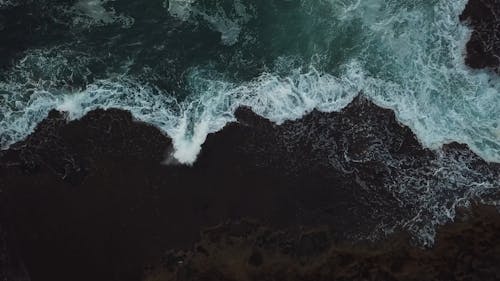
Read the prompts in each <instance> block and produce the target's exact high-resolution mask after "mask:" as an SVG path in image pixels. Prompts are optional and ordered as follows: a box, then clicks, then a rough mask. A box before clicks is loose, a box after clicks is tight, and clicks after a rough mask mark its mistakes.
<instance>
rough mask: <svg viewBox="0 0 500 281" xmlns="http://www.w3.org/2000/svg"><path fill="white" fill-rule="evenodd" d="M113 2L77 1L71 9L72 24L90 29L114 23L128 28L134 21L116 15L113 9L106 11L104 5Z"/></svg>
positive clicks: (100, 0) (97, 0)
mask: <svg viewBox="0 0 500 281" xmlns="http://www.w3.org/2000/svg"><path fill="white" fill-rule="evenodd" d="M110 1H113V0H79V1H77V2H76V3H75V4H74V5H73V7H72V9H70V10H69V12H70V13H72V14H73V23H74V24H75V25H78V26H84V27H86V28H90V27H92V26H103V25H108V24H112V23H115V22H120V23H122V26H123V27H130V26H131V25H132V24H134V19H133V18H131V17H128V16H125V15H123V14H120V13H117V12H116V11H115V10H114V9H113V8H109V9H106V8H105V7H104V5H105V4H106V3H108V2H110Z"/></svg>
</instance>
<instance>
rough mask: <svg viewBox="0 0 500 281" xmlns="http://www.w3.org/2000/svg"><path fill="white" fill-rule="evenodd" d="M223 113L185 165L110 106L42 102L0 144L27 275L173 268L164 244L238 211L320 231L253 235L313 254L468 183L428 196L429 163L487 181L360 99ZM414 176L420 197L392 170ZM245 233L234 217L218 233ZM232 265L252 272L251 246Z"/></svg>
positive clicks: (9, 210)
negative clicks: (343, 104)
mask: <svg viewBox="0 0 500 281" xmlns="http://www.w3.org/2000/svg"><path fill="white" fill-rule="evenodd" d="M236 116H237V117H238V120H239V122H237V123H231V124H228V125H227V126H226V127H225V128H224V129H223V130H222V131H220V132H218V133H215V134H212V135H210V136H209V137H208V139H207V140H206V142H205V144H204V145H203V149H202V152H201V154H200V155H199V159H198V160H197V162H195V164H194V165H193V166H184V165H176V164H170V165H165V164H162V163H164V159H165V158H167V157H168V154H169V153H170V152H171V150H172V148H171V141H170V139H169V138H167V137H166V136H165V135H163V134H162V133H161V132H160V131H158V130H157V129H155V128H154V127H152V126H149V125H147V124H143V123H140V122H136V121H134V120H133V118H132V116H131V115H130V114H129V113H127V112H124V111H121V110H106V111H104V110H96V111H92V112H90V113H89V114H87V115H86V116H84V117H83V118H82V119H80V120H75V121H71V122H67V121H66V118H65V116H64V114H62V113H59V112H56V111H53V112H51V113H50V115H49V116H48V117H47V118H46V119H45V120H44V121H43V122H42V123H40V124H39V125H38V127H37V128H36V130H35V132H34V133H33V134H32V135H31V136H29V137H28V138H27V139H26V140H25V141H22V142H20V143H17V144H15V145H13V146H12V147H11V149H10V150H8V151H3V152H1V157H0V184H1V189H2V193H1V195H0V197H1V198H2V200H3V202H5V204H2V209H3V210H2V213H3V214H4V216H3V217H4V223H3V225H6V226H8V229H9V230H10V234H11V236H12V237H15V239H14V240H13V241H11V243H10V245H12V247H13V248H14V249H16V251H17V252H18V255H19V256H20V257H21V258H22V260H23V262H24V263H25V265H26V268H27V270H28V272H29V274H30V276H31V278H32V280H68V278H69V279H71V280H107V281H109V280H120V281H123V280H139V279H141V276H142V274H143V272H144V270H146V271H147V268H145V267H146V266H147V265H148V264H151V263H153V264H154V263H155V261H157V260H160V257H162V256H163V255H164V253H165V251H174V253H176V254H175V255H170V258H166V259H165V260H166V261H170V262H167V263H168V264H171V266H174V265H176V264H177V263H179V262H181V261H182V258H183V254H181V255H180V256H179V255H178V254H177V252H176V251H178V250H182V249H190V248H191V247H192V245H193V243H195V242H196V241H198V240H199V239H200V236H199V234H200V231H201V230H202V229H204V228H206V227H209V226H213V225H217V224H219V223H221V222H224V221H228V220H230V221H238V220H240V219H242V218H251V219H253V220H256V221H259V222H260V223H261V224H263V225H265V226H266V227H270V228H271V229H292V230H293V229H297V228H306V229H316V228H318V227H320V228H321V227H328V228H329V229H331V231H329V233H330V234H329V235H328V236H325V235H324V234H323V233H319V234H315V233H311V234H308V235H302V236H301V237H302V238H301V239H299V240H294V239H295V238H294V237H292V236H290V237H288V234H284V235H285V236H279V235H278V236H275V235H271V234H272V233H270V235H269V236H268V237H263V239H265V240H263V241H262V243H264V244H267V243H279V245H280V248H281V249H282V251H284V252H285V253H288V254H291V253H295V254H294V255H296V256H297V257H304V258H307V257H310V256H317V254H318V253H321V249H322V248H324V247H325V245H327V243H329V242H328V241H331V240H332V239H334V240H343V239H345V238H349V239H350V240H353V241H356V239H358V238H363V237H366V236H367V235H371V234H373V232H374V230H375V229H378V227H379V225H380V223H381V222H382V221H383V222H384V225H392V227H394V228H395V229H399V225H400V222H406V221H407V220H409V219H411V218H413V217H415V215H416V213H419V214H423V215H428V216H429V218H432V216H431V215H432V213H429V214H426V212H427V211H431V210H427V208H429V207H427V206H426V205H422V203H426V204H427V203H428V202H427V201H429V202H430V203H432V204H438V205H436V206H441V205H439V204H445V205H446V204H448V203H447V202H448V201H447V200H449V203H450V204H451V203H453V202H455V197H456V196H458V198H461V197H460V196H463V194H464V192H465V193H466V192H467V191H468V190H469V189H470V187H469V186H467V185H466V184H465V185H464V184H463V183H461V182H456V183H455V182H453V181H450V184H453V185H454V189H450V190H446V189H445V190H444V191H443V193H442V194H441V193H439V192H438V191H439V190H440V189H439V188H440V185H442V183H441V181H443V180H445V181H446V182H448V180H449V179H448V178H445V179H442V178H440V173H441V172H440V173H438V174H437V176H436V172H435V171H436V170H437V169H441V170H439V171H447V170H453V169H455V166H453V163H455V162H456V161H459V162H460V163H464V164H466V165H469V166H470V167H469V169H468V170H466V171H464V172H461V171H459V172H460V173H461V176H460V179H462V178H465V179H467V178H469V177H472V176H474V175H481V177H482V178H481V180H485V181H487V182H488V181H490V182H491V181H494V179H495V177H496V178H498V176H499V171H500V169H499V167H498V165H496V164H488V163H486V162H484V161H482V160H481V159H480V158H479V157H477V156H475V155H474V154H473V153H472V152H470V151H469V150H468V149H467V147H465V146H460V145H449V146H447V147H445V149H444V150H443V152H439V153H437V152H433V151H430V150H426V149H423V148H421V146H420V145H419V143H418V141H417V140H416V139H415V137H414V136H413V134H412V133H411V131H410V130H409V129H408V128H406V127H403V126H401V125H400V124H399V123H398V122H397V121H395V116H394V114H393V112H392V111H390V110H385V109H381V108H379V107H377V106H375V105H373V104H372V103H370V102H369V101H367V100H365V99H364V98H357V99H356V100H355V101H353V102H352V103H351V105H349V106H348V107H347V108H345V109H344V110H343V111H342V112H340V113H320V112H316V111H314V112H312V113H310V114H308V115H307V116H305V117H304V118H303V119H301V120H296V121H289V122H286V123H284V124H282V125H279V126H278V125H276V124H273V123H272V122H270V121H268V120H266V119H264V118H262V117H259V116H257V115H255V114H254V113H252V112H251V111H249V110H248V109H245V108H241V109H239V110H238V111H237V112H236ZM440 165H444V166H440ZM447 165H451V166H447ZM429 171H430V172H429ZM453 172H454V171H453ZM413 173H416V174H413ZM415 175H417V176H419V177H422V180H424V181H427V182H428V183H430V184H433V185H434V184H435V185H436V186H435V188H434V189H433V190H431V191H432V192H436V193H435V194H433V195H432V197H429V198H427V197H425V196H426V194H425V193H420V191H419V190H418V189H415V190H413V189H412V188H413V187H414V185H415V186H417V187H418V183H413V182H411V181H408V179H406V178H405V177H406V176H409V179H412V178H413V176H415ZM445 176H446V174H445ZM399 185H402V187H403V189H398V188H399ZM455 185H456V186H455ZM389 187H390V188H389ZM483 195H484V198H483V199H484V200H486V201H487V195H488V194H483ZM420 197H422V198H423V199H422V200H424V199H425V200H424V201H422V200H421V199H420ZM419 200H420V201H419ZM430 206H434V205H430ZM423 223H426V222H425V221H424V222H423ZM415 227H417V228H418V225H415ZM253 231H254V227H253V226H252V225H251V224H239V225H238V226H237V227H234V226H233V227H231V228H230V230H229V231H228V232H224V233H221V235H219V237H220V239H225V238H224V237H225V236H226V235H227V233H230V235H231V236H234V237H240V236H245V235H250V234H251V233H253ZM291 233H294V232H293V231H292V232H291ZM212 237H216V236H212ZM273 237H274V238H273ZM332 237H333V238H332ZM214 239H215V238H214ZM269 239H270V240H269ZM271 241H279V242H271ZM198 248H199V249H200V250H199V251H197V252H199V253H201V254H202V255H203V254H207V253H210V250H209V249H207V248H205V247H204V246H203V245H201V247H198ZM256 250H258V249H256ZM262 260H263V263H266V262H267V257H265V256H262ZM250 261H251V262H250ZM245 263H249V264H253V265H252V266H254V267H255V266H256V265H258V264H259V258H258V255H257V254H256V256H254V257H253V258H252V259H250V260H249V257H245ZM53 265H57V268H54V266H53ZM259 267H260V266H259ZM68 276H70V277H68ZM213 276H218V275H213ZM213 276H212V277H213ZM221 280H222V279H221Z"/></svg>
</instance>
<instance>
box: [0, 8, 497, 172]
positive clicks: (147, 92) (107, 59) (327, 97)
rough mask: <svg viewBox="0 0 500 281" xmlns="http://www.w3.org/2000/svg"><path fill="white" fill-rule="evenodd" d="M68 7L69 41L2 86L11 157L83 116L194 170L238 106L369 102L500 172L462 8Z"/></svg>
mask: <svg viewBox="0 0 500 281" xmlns="http://www.w3.org/2000/svg"><path fill="white" fill-rule="evenodd" d="M2 3H3V2H2ZM5 3H10V2H5ZM64 3H65V2H63V3H62V4H61V3H59V4H58V5H53V6H51V7H48V8H47V13H49V14H50V17H51V18H52V19H55V21H56V22H58V23H62V24H63V25H64V26H66V27H67V28H68V32H67V34H66V35H65V36H59V37H57V38H52V39H51V38H47V40H46V41H47V42H50V43H46V44H43V45H40V46H37V47H34V48H31V49H29V50H27V51H26V52H25V53H24V55H23V56H22V57H20V58H18V59H17V60H16V61H15V62H14V64H13V66H12V67H10V68H9V69H6V70H5V71H3V73H2V74H1V77H0V109H1V111H0V112H1V113H0V132H1V135H0V141H1V145H2V147H4V148H6V147H8V146H9V145H10V144H12V143H14V142H16V141H19V140H21V139H22V138H24V137H26V136H27V135H28V134H30V133H31V132H32V130H33V128H34V127H35V126H36V124H37V123H38V122H40V121H41V120H42V119H43V118H44V117H45V116H46V114H47V113H48V111H49V110H51V109H53V108H56V109H59V110H63V111H67V112H68V113H69V117H70V118H79V117H81V116H83V115H84V114H85V113H86V112H88V111H90V110H93V109H96V108H111V107H116V108H122V109H126V110H130V111H131V112H132V113H133V115H134V116H135V117H136V118H137V119H139V120H142V121H145V122H147V123H150V124H153V125H155V126H157V127H158V128H160V129H161V130H162V131H163V132H165V133H166V134H168V135H169V136H170V137H172V139H173V142H174V152H173V156H174V157H175V158H177V159H178V160H179V161H181V162H184V163H192V162H193V161H195V160H196V156H197V154H198V152H199V150H200V147H201V144H202V143H203V142H204V140H205V138H206V136H207V134H209V133H211V132H215V131H218V130H220V129H221V128H222V127H223V126H224V125H225V124H226V123H228V122H230V121H233V120H234V117H233V112H234V110H235V109H236V108H237V107H238V106H241V105H245V106H250V107H251V108H253V110H254V111H255V112H256V113H258V114H260V115H262V116H265V117H267V118H269V119H271V120H272V121H274V122H277V123H281V122H284V121H285V120H290V119H297V118H300V117H302V116H303V115H304V114H306V113H307V112H310V111H311V110H313V109H318V110H321V111H328V112H330V111H338V110H340V109H342V108H343V107H345V106H346V105H347V104H348V103H349V102H350V101H351V100H352V99H353V98H354V97H355V96H357V95H364V96H366V97H368V98H369V99H370V100H372V101H373V102H375V103H376V104H377V105H379V106H382V107H387V108H390V109H392V110H394V111H395V113H396V115H397V118H398V120H399V121H400V122H402V123H403V124H405V125H407V126H409V127H410V128H411V129H412V130H413V132H414V133H415V134H416V135H417V137H418V138H419V140H420V141H421V143H422V144H423V145H424V146H426V147H429V148H432V149H436V150H439V149H440V147H441V146H442V145H443V144H444V143H448V142H451V141H457V142H461V143H466V144H468V145H469V146H470V147H471V149H472V150H473V151H474V152H476V153H477V154H478V155H480V156H481V157H482V158H483V159H485V160H487V161H493V162H500V120H499V119H500V94H499V91H500V79H499V78H498V76H496V75H494V74H492V73H489V72H487V71H476V70H471V69H469V68H467V67H466V66H465V65H464V52H465V43H466V42H467V40H468V38H469V36H470V30H469V28H468V27H466V26H465V25H464V24H462V23H460V22H459V15H460V13H461V12H462V10H463V9H464V6H465V4H466V1H465V0H459V1H442V0H425V1H424V0H413V1H409V0H408V1H407V0H398V1H396V0H389V1H387V0H386V1H382V0H366V1H361V0H310V1H305V0H266V1H264V0H257V1H244V0H206V1H201V0H200V1H196V0H170V1H163V0H150V1H125V0H117V1H108V0H79V1H75V2H72V3H70V4H64ZM48 4H50V3H49V2H48ZM48 4H47V5H48ZM5 5H6V6H5V7H4V8H6V7H7V6H11V5H13V4H11V3H10V4H5ZM40 32H41V33H42V35H41V37H42V38H43V32H44V30H40ZM47 34H49V33H47ZM47 36H49V35H47ZM49 39H51V40H49Z"/></svg>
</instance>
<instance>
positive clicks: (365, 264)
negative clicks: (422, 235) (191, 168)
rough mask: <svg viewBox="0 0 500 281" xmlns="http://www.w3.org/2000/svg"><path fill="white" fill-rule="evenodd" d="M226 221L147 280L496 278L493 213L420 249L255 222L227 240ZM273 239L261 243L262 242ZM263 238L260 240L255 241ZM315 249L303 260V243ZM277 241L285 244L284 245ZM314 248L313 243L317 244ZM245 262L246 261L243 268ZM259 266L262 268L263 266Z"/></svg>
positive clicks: (496, 218)
mask: <svg viewBox="0 0 500 281" xmlns="http://www.w3.org/2000/svg"><path fill="white" fill-rule="evenodd" d="M238 223H241V222H230V223H226V224H222V225H220V226H218V227H216V228H213V229H210V230H206V231H204V232H203V234H202V239H201V240H200V241H199V242H198V243H197V247H203V248H204V249H206V250H205V253H203V254H200V253H196V252H193V251H189V252H184V253H183V254H182V256H178V261H181V262H177V263H175V264H172V265H166V264H163V265H158V266H157V267H153V268H150V269H149V271H148V274H147V276H146V278H145V280H147V281H153V280H154V281H160V280H161V281H170V280H183V281H188V280H214V281H216V280H217V281H218V280H239V281H250V280H256V281H257V280H291V281H293V280H301V281H321V280H325V281H326V280H375V281H391V280H408V281H422V280H478V281H479V280H481V281H483V280H491V281H493V280H498V278H500V267H498V264H499V263H500V247H499V246H498V243H499V242H500V240H499V239H500V235H498V233H499V231H500V213H498V211H497V210H495V208H492V207H484V206H476V207H475V208H473V209H472V210H471V211H468V212H465V213H463V214H462V216H461V218H460V219H459V220H457V221H456V222H455V223H454V224H451V225H448V226H446V227H442V228H441V229H440V231H439V233H438V240H437V244H436V245H435V247H434V248H432V249H421V248H417V247H413V246H411V245H410V244H408V240H407V237H405V236H404V235H395V236H392V237H391V239H389V240H387V241H384V242H382V243H379V244H358V245H352V244H346V243H342V242H340V243H339V242H337V241H335V240H334V239H333V238H332V232H331V230H329V229H324V228H318V229H308V230H284V231H276V230H272V229H268V228H266V227H264V226H262V225H259V224H254V227H253V228H252V229H253V230H252V231H251V232H250V233H247V234H246V235H244V236H243V235H239V236H234V235H230V234H228V230H229V229H230V227H231V225H233V224H238ZM273 236H275V237H277V239H268V238H269V237H273ZM262 240H266V242H264V243H262ZM318 240H319V241H321V243H320V244H321V248H320V249H316V250H314V251H312V252H311V253H312V254H311V255H303V254H302V253H303V248H304V241H309V242H307V243H308V244H309V245H314V244H317V243H316V242H314V241H318ZM283 241H287V243H286V244H284V243H283ZM320 244H317V245H318V246H319V245H320ZM247 260H248V262H247ZM262 261H265V262H262Z"/></svg>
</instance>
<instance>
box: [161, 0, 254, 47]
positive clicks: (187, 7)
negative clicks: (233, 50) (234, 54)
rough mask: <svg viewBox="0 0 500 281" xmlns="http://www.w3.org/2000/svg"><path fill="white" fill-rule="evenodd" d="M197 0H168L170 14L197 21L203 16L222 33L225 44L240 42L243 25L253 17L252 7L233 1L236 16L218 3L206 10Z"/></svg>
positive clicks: (212, 27)
mask: <svg viewBox="0 0 500 281" xmlns="http://www.w3.org/2000/svg"><path fill="white" fill-rule="evenodd" d="M196 2H197V1H196V0H170V1H168V12H169V14H170V15H172V16H174V17H176V18H178V19H180V20H183V21H187V20H190V19H191V20H192V21H193V22H196V20H197V18H200V17H201V18H202V19H203V20H204V21H205V22H206V23H207V24H208V25H209V26H210V28H211V29H212V30H214V31H217V32H219V33H220V34H221V43H222V44H224V45H228V46H231V45H234V44H236V43H237V42H238V39H239V37H240V33H241V31H242V25H244V24H245V23H247V22H248V21H249V20H250V19H251V18H252V16H253V15H252V14H251V11H250V10H251V7H250V8H248V7H247V6H245V5H244V4H243V3H242V2H241V1H240V0H234V1H233V3H232V4H233V5H232V6H233V8H234V11H235V15H234V16H229V15H228V14H227V13H226V11H225V10H224V9H223V8H222V7H221V6H220V5H218V4H217V5H216V6H215V8H214V9H211V10H206V9H203V8H200V7H198V6H196V5H195V3H196Z"/></svg>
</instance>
